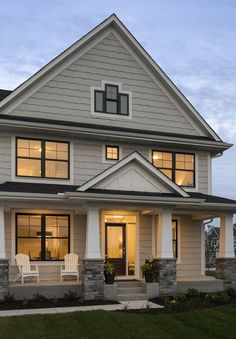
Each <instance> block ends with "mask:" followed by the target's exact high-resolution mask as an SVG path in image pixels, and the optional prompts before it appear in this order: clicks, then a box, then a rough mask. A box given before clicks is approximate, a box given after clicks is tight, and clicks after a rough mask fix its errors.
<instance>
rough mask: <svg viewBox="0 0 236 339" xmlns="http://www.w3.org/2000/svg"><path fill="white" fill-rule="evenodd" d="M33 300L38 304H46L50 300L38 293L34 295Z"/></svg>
mask: <svg viewBox="0 0 236 339" xmlns="http://www.w3.org/2000/svg"><path fill="white" fill-rule="evenodd" d="M33 300H34V301H36V302H38V303H44V302H45V301H47V300H48V299H47V298H46V297H45V296H44V295H42V294H39V293H36V294H34V295H33Z"/></svg>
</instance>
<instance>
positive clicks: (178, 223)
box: [172, 215, 182, 265]
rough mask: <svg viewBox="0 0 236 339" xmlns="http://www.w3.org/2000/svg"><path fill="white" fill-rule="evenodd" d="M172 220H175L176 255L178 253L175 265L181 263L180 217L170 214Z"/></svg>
mask: <svg viewBox="0 0 236 339" xmlns="http://www.w3.org/2000/svg"><path fill="white" fill-rule="evenodd" d="M172 220H177V228H178V230H177V251H178V253H177V255H178V258H177V261H176V264H177V265H180V264H181V227H182V225H181V221H180V220H181V218H180V217H178V216H174V215H172Z"/></svg>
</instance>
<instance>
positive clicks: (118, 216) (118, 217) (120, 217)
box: [113, 215, 123, 219]
mask: <svg viewBox="0 0 236 339" xmlns="http://www.w3.org/2000/svg"><path fill="white" fill-rule="evenodd" d="M113 217H114V218H117V219H122V218H123V215H113Z"/></svg>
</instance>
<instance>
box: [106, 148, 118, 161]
mask: <svg viewBox="0 0 236 339" xmlns="http://www.w3.org/2000/svg"><path fill="white" fill-rule="evenodd" d="M106 160H119V146H108V145H106Z"/></svg>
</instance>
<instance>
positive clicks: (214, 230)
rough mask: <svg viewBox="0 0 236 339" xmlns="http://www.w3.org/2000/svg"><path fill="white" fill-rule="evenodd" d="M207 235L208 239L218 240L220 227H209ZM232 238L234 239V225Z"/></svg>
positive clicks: (235, 230)
mask: <svg viewBox="0 0 236 339" xmlns="http://www.w3.org/2000/svg"><path fill="white" fill-rule="evenodd" d="M207 235H208V237H209V238H212V239H213V238H217V239H218V238H219V237H220V227H215V226H211V228H210V229H209V230H208V231H207ZM234 237H236V224H234Z"/></svg>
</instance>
